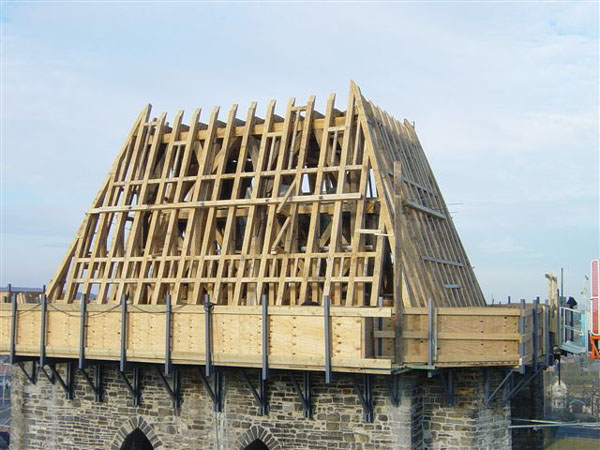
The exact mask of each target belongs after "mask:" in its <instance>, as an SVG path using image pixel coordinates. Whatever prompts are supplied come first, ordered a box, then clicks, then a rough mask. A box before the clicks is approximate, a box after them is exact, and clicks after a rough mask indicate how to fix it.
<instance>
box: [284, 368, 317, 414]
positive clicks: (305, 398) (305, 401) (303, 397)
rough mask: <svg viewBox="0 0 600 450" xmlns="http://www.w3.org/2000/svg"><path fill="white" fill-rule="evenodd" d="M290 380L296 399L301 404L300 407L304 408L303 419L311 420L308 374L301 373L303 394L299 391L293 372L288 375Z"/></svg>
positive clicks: (310, 394)
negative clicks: (296, 395)
mask: <svg viewBox="0 0 600 450" xmlns="http://www.w3.org/2000/svg"><path fill="white" fill-rule="evenodd" d="M289 377H290V380H292V385H293V386H294V390H295V391H296V393H297V394H298V398H299V399H300V402H301V403H302V407H303V408H304V417H306V418H307V419H311V418H312V413H313V408H312V392H311V382H310V372H308V371H306V370H305V371H304V372H303V373H302V378H303V384H304V392H302V389H300V385H299V384H298V381H297V380H296V375H295V374H294V372H293V371H290V373H289Z"/></svg>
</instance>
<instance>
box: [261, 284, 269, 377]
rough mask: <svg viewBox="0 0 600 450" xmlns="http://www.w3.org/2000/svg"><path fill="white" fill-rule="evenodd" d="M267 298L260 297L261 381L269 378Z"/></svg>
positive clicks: (264, 296)
mask: <svg viewBox="0 0 600 450" xmlns="http://www.w3.org/2000/svg"><path fill="white" fill-rule="evenodd" d="M268 308H269V298H268V297H267V296H266V295H263V296H262V373H261V378H262V380H267V378H269V309H268Z"/></svg>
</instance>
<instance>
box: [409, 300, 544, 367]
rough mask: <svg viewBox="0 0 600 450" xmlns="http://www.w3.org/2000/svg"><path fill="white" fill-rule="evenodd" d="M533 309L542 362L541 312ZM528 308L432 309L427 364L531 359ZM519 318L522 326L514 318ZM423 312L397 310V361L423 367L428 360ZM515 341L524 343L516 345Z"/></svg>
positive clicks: (530, 311) (531, 330) (513, 362)
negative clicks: (399, 354) (399, 328)
mask: <svg viewBox="0 0 600 450" xmlns="http://www.w3.org/2000/svg"><path fill="white" fill-rule="evenodd" d="M546 311H547V310H546V309H544V308H543V307H542V306H541V305H540V306H538V308H537V315H538V320H537V324H538V326H537V330H536V331H537V336H538V337H537V340H536V341H537V349H538V350H537V359H538V361H539V362H542V361H543V360H544V353H545V348H544V334H543V333H544V330H543V324H544V314H546ZM533 316H534V308H533V305H527V307H526V309H524V310H521V309H519V308H518V307H484V308H481V307H473V308H445V307H441V308H435V309H434V310H433V321H432V323H433V330H432V336H433V339H434V345H433V355H432V362H433V366H435V367H461V366H509V367H519V366H521V365H524V364H532V362H533V354H534V352H533V343H534V338H533V335H534V320H533ZM521 317H523V318H524V321H523V322H524V330H523V332H520V331H519V330H520V329H519V322H520V321H519V319H520V318H521ZM428 319H429V313H428V310H427V308H405V309H404V311H403V334H402V340H403V348H404V355H403V361H402V362H403V363H404V365H407V366H425V365H427V364H428V359H429V324H428ZM521 344H525V345H524V346H523V348H522V349H521Z"/></svg>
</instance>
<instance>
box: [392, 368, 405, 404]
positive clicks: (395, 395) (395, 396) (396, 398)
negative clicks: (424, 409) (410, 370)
mask: <svg viewBox="0 0 600 450" xmlns="http://www.w3.org/2000/svg"><path fill="white" fill-rule="evenodd" d="M401 399H402V395H401V393H400V380H399V377H398V374H395V373H394V374H392V375H391V376H390V400H391V401H392V405H394V406H400V402H401Z"/></svg>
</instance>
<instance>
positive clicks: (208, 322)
mask: <svg viewBox="0 0 600 450" xmlns="http://www.w3.org/2000/svg"><path fill="white" fill-rule="evenodd" d="M213 306H214V305H213V304H212V303H211V302H210V297H209V296H208V295H205V296H204V344H205V353H206V363H205V365H204V369H205V375H206V376H207V377H210V376H211V374H212V371H213V366H212V354H211V348H212V345H211V344H212V342H211V341H212V308H213Z"/></svg>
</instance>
